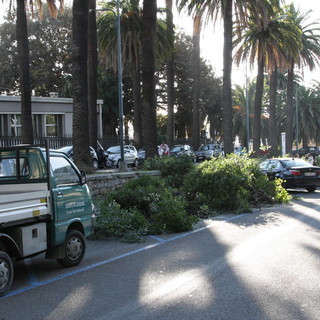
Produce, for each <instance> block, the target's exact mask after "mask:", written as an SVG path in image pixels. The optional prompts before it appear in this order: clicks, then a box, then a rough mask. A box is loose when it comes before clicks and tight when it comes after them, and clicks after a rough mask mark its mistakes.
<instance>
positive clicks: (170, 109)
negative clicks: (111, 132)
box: [166, 0, 174, 148]
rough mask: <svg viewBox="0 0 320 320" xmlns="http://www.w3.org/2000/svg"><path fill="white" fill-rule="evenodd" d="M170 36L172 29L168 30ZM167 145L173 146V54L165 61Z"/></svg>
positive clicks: (170, 18)
mask: <svg viewBox="0 0 320 320" xmlns="http://www.w3.org/2000/svg"><path fill="white" fill-rule="evenodd" d="M166 9H167V10H168V11H167V21H168V25H170V26H171V25H173V15H172V0H166ZM168 33H170V34H171V35H172V36H173V35H174V30H173V28H171V27H170V30H168ZM167 112H168V117H167V144H168V146H169V147H170V148H171V147H172V146H173V144H174V59H173V54H171V55H170V57H169V59H168V60H167Z"/></svg>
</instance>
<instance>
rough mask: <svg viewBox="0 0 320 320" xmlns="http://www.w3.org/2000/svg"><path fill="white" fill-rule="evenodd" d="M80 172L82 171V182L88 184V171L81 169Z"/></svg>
mask: <svg viewBox="0 0 320 320" xmlns="http://www.w3.org/2000/svg"><path fill="white" fill-rule="evenodd" d="M80 173H81V184H86V183H87V176H86V173H85V172H84V171H83V170H81V171H80Z"/></svg>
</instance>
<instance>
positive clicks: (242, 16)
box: [178, 0, 279, 153]
mask: <svg viewBox="0 0 320 320" xmlns="http://www.w3.org/2000/svg"><path fill="white" fill-rule="evenodd" d="M178 4H179V9H180V10H182V9H184V8H187V9H188V11H189V13H190V14H194V13H195V12H200V14H201V15H206V16H207V18H208V19H212V18H213V19H214V20H216V19H217V17H218V13H221V16H222V18H223V26H224V45H223V100H222V105H223V140H224V150H225V152H226V153H231V152H233V138H232V137H233V134H232V94H231V70H232V37H233V17H234V15H235V16H237V17H238V18H239V19H238V21H241V25H240V26H241V28H242V27H243V26H245V25H246V24H247V21H248V17H249V16H250V17H253V19H255V20H260V19H262V20H263V21H264V23H266V22H267V21H268V10H267V8H269V7H271V6H275V7H279V1H278V0H270V1H265V0H246V1H245V0H216V1H210V0H205V1H203V0H193V1H190V0H179V1H178ZM233 8H234V10H235V12H233Z"/></svg>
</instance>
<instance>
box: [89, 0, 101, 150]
mask: <svg viewBox="0 0 320 320" xmlns="http://www.w3.org/2000/svg"><path fill="white" fill-rule="evenodd" d="M89 9H91V10H92V11H91V12H90V13H89V20H88V107H89V143H90V146H92V147H93V148H94V149H95V150H97V139H98V134H97V77H98V72H97V67H98V51H97V24H96V12H95V9H96V0H90V1H89ZM101 138H102V137H101Z"/></svg>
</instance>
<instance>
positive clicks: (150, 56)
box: [141, 0, 157, 158]
mask: <svg viewBox="0 0 320 320" xmlns="http://www.w3.org/2000/svg"><path fill="white" fill-rule="evenodd" d="M156 23H157V0H144V1H143V20H142V33H141V38H142V39H141V40H142V41H141V42H142V95H143V97H142V124H143V126H142V133H143V139H144V146H145V151H146V157H147V158H148V157H153V156H155V155H156V154H157V120H156V95H155V39H156Z"/></svg>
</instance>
